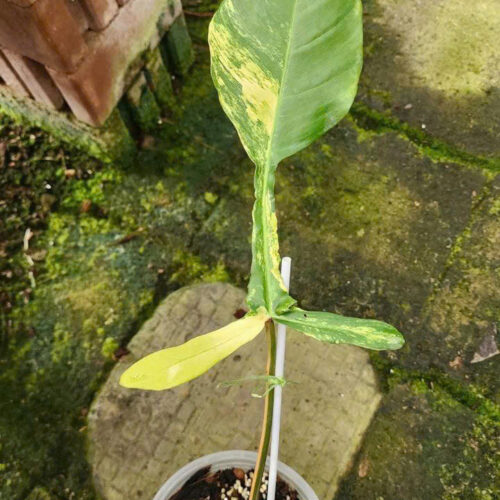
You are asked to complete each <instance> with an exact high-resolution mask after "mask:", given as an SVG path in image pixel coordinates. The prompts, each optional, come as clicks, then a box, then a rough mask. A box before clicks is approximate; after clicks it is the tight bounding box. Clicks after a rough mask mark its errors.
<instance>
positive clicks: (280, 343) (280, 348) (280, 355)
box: [267, 257, 292, 500]
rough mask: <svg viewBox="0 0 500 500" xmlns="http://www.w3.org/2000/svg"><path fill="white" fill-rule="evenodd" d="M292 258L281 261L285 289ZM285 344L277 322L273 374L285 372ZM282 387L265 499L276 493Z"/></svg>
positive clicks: (276, 407) (277, 389) (276, 402)
mask: <svg viewBox="0 0 500 500" xmlns="http://www.w3.org/2000/svg"><path fill="white" fill-rule="evenodd" d="M291 267H292V259H290V257H284V258H283V260H282V261H281V276H282V278H283V281H284V283H285V286H286V289H287V290H288V289H289V288H290V272H291ZM285 344H286V326H285V325H280V324H278V329H277V335H276V365H275V370H274V375H275V376H276V377H283V375H284V372H285ZM282 391H283V388H282V387H281V386H276V387H275V388H274V411H273V425H272V428H271V454H270V458H269V482H268V485H267V500H274V497H275V494H276V479H277V474H278V452H279V444H280V424H281V396H282Z"/></svg>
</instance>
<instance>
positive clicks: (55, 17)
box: [0, 0, 87, 72]
mask: <svg viewBox="0 0 500 500" xmlns="http://www.w3.org/2000/svg"><path fill="white" fill-rule="evenodd" d="M29 2H30V0H15V3H14V0H0V46H2V47H5V48H7V49H10V50H12V51H13V52H16V53H17V54H21V55H23V56H26V57H29V58H30V59H34V60H35V61H38V62H40V63H41V64H44V65H47V66H49V67H51V68H54V69H56V70H58V71H66V72H70V71H74V70H75V69H76V67H77V66H78V63H79V62H80V61H81V60H82V58H83V57H84V55H85V53H86V50H87V46H86V44H85V41H84V39H83V37H82V35H81V32H80V28H79V26H78V23H77V21H76V20H75V19H74V18H73V16H72V15H71V12H70V10H69V8H68V4H69V2H68V0H36V1H35V2H33V3H31V4H30V3H29ZM21 5H24V6H21Z"/></svg>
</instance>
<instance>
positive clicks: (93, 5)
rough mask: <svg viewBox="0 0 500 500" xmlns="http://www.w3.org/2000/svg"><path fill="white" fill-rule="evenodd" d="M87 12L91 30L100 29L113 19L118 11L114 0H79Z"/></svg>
mask: <svg viewBox="0 0 500 500" xmlns="http://www.w3.org/2000/svg"><path fill="white" fill-rule="evenodd" d="M80 3H81V5H82V7H83V9H84V10H85V12H86V13H87V18H88V21H89V26H90V29H91V30H94V31H101V30H103V29H104V28H106V26H108V25H109V23H110V22H111V21H112V20H113V18H114V17H115V16H116V14H117V13H118V5H117V3H116V1H115V0H80Z"/></svg>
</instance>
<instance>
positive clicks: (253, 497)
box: [249, 320, 276, 500]
mask: <svg viewBox="0 0 500 500" xmlns="http://www.w3.org/2000/svg"><path fill="white" fill-rule="evenodd" d="M266 340H267V370H266V373H267V375H268V376H274V367H275V365H276V333H275V331H274V323H273V322H272V321H271V320H269V321H268V322H267V323H266ZM273 405H274V388H273V389H272V390H270V391H269V392H268V393H267V395H266V398H265V401H264V419H263V422H262V433H261V436H260V445H259V452H258V454H257V463H256V464H255V470H254V473H253V480H252V489H251V490H250V498H249V500H257V499H258V498H259V491H260V486H261V484H262V476H263V474H264V469H265V467H266V459H267V453H268V451H269V440H270V438H271V427H272V423H273Z"/></svg>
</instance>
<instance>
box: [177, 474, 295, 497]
mask: <svg viewBox="0 0 500 500" xmlns="http://www.w3.org/2000/svg"><path fill="white" fill-rule="evenodd" d="M252 477H253V469H251V470H249V471H244V470H243V469H238V468H234V469H225V470H222V471H218V472H210V467H205V468H204V469H201V470H199V471H198V472H196V473H195V474H193V475H192V476H191V477H190V478H189V479H188V480H187V481H186V483H185V484H184V486H183V487H182V488H181V489H180V490H179V491H178V492H177V493H175V494H174V495H173V496H172V497H171V498H170V500H248V498H249V496H250V487H251V484H252ZM267 482H268V476H267V473H264V477H263V479H262V486H261V489H260V495H259V499H260V500H266V498H267ZM275 500H298V495H297V492H296V491H295V490H294V489H292V488H291V487H290V486H289V485H288V484H287V483H285V482H284V481H283V480H282V479H281V478H279V477H278V482H277V484H276V496H275Z"/></svg>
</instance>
